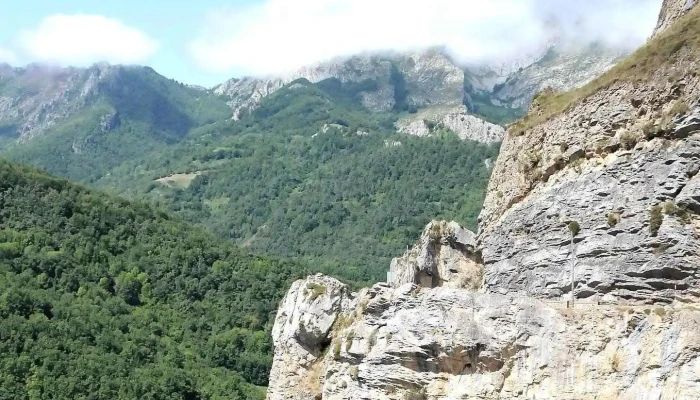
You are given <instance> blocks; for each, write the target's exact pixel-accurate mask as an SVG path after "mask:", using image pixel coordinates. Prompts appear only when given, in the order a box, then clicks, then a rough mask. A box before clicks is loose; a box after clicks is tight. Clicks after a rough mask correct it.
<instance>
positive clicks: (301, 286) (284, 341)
mask: <svg viewBox="0 0 700 400" xmlns="http://www.w3.org/2000/svg"><path fill="white" fill-rule="evenodd" d="M347 297H348V288H347V286H345V285H344V284H342V283H340V282H338V281H337V280H335V279H333V278H328V277H325V276H321V275H316V276H311V277H309V278H307V279H306V280H301V281H297V282H295V283H294V284H293V285H292V287H291V288H290V289H289V292H288V293H287V295H286V296H285V297H284V299H283V300H282V303H281V304H280V308H279V310H278V311H277V317H276V318H275V325H274V327H273V330H272V340H273V343H274V345H275V349H278V350H279V351H276V352H275V358H274V363H273V365H272V371H271V372H270V385H269V387H268V398H269V399H287V398H299V399H302V398H303V399H307V398H313V396H314V395H316V393H317V392H318V388H317V387H316V385H317V384H316V382H310V381H308V380H304V379H302V378H303V375H304V374H306V371H307V370H308V369H310V368H312V366H313V363H314V362H315V361H316V359H317V358H318V357H319V356H320V355H321V352H322V351H323V349H324V348H326V347H327V346H328V344H329V342H330V336H329V335H330V330H331V327H332V326H333V324H334V323H335V322H336V319H337V317H338V315H339V313H340V312H341V310H342V309H343V304H344V302H347V301H348V298H347ZM290 388H295V390H297V391H298V393H299V394H300V397H286V395H285V393H286V392H288V391H289V390H290Z"/></svg>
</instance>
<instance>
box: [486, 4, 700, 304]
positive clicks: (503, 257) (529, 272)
mask: <svg viewBox="0 0 700 400" xmlns="http://www.w3.org/2000/svg"><path fill="white" fill-rule="evenodd" d="M693 13H694V14H697V12H696V11H694V12H693ZM689 17H695V16H689ZM694 21H695V20H694V19H693V21H688V23H690V24H691V25H693V24H694V23H695V22H694ZM679 29H680V28H679ZM678 35H679V33H678V32H675V31H673V32H671V31H666V32H665V33H662V34H660V36H658V37H657V38H656V39H654V40H653V41H651V42H650V43H649V44H648V45H647V47H646V48H645V49H642V50H640V52H639V53H637V54H636V55H635V56H633V59H632V60H630V61H629V62H626V63H623V64H621V65H620V66H619V67H618V68H615V69H613V70H612V71H611V73H610V74H609V75H608V76H604V77H603V78H601V79H600V80H599V81H598V82H597V83H595V84H594V86H592V87H590V88H589V89H590V90H591V91H592V93H590V94H588V93H586V92H585V91H580V92H579V93H573V96H576V98H574V99H573V100H572V101H571V104H570V105H569V106H568V109H567V110H566V111H564V112H561V113H558V114H554V115H551V116H550V117H549V118H547V119H545V120H544V121H543V122H542V123H540V124H537V125H534V126H532V127H529V128H526V129H525V130H522V129H520V130H519V129H518V128H514V129H512V130H511V131H510V132H509V133H508V135H507V138H506V140H505V141H504V143H503V146H502V148H501V154H500V156H499V159H498V162H497V163H496V165H495V167H494V172H493V175H492V178H491V181H490V184H489V190H488V194H487V198H486V202H485V205H484V209H483V212H482V214H481V226H480V237H481V247H482V248H483V257H484V263H485V270H486V273H485V274H486V276H485V285H486V288H487V290H489V291H494V292H501V293H505V292H512V291H519V292H522V293H526V294H528V295H530V296H535V297H558V296H561V295H562V294H565V293H567V292H569V291H570V289H569V286H568V285H567V284H566V282H567V281H568V279H567V276H568V275H569V274H570V272H569V271H568V270H569V268H566V267H565V266H566V265H568V264H569V263H568V261H567V260H570V259H571V258H572V253H573V256H574V257H575V258H576V262H575V263H576V264H575V274H576V291H577V296H578V297H587V296H591V295H593V294H596V293H601V294H603V293H613V294H615V295H617V296H621V297H624V298H630V299H637V300H646V301H668V302H670V301H672V300H673V299H674V298H675V297H677V296H681V297H697V296H699V295H700V288H699V287H698V283H699V282H698V279H699V278H700V277H699V276H698V271H697V268H696V266H697V265H699V263H700V252H699V249H700V242H698V229H699V227H700V218H699V217H698V214H697V211H695V210H696V206H695V205H694V202H695V200H693V199H696V198H697V197H698V196H700V192H698V191H697V187H698V184H697V182H698V179H699V178H698V175H697V174H698V170H699V169H700V125H698V124H697V114H698V113H700V104H699V103H698V100H699V99H700V79H698V78H697V75H696V74H695V72H694V71H696V69H697V68H698V62H697V55H696V54H697V49H696V48H693V47H690V46H687V47H684V48H681V49H680V50H678V52H676V53H674V55H673V57H675V58H671V59H667V58H665V57H664V58H665V59H663V60H660V59H659V60H655V61H654V65H652V66H651V68H653V70H647V71H643V70H642V69H638V68H637V67H636V66H635V63H638V62H644V60H643V58H644V57H646V54H647V53H649V52H653V51H657V50H658V51H663V50H662V49H667V50H668V47H669V46H671V47H672V46H673V45H674V41H677V40H681V41H682V40H684V39H683V38H682V37H679V36H678ZM630 68H632V69H630ZM598 86H600V87H598ZM596 88H597V90H595V91H593V89H596ZM552 96H556V95H552ZM557 101H559V102H560V101H565V99H563V98H558V99H557V98H555V100H553V101H552V102H550V105H551V104H554V103H556V102H557ZM547 112H548V111H547V110H546V109H542V108H540V105H539V104H538V102H537V101H536V102H535V104H534V105H533V111H532V114H531V117H532V118H537V116H538V115H541V114H543V113H544V114H546V113H547ZM572 223H575V224H576V225H577V226H578V227H579V228H580V232H579V233H578V235H577V236H576V238H575V239H574V243H573V245H568V244H567V243H568V242H569V241H570V240H571V232H570V229H568V226H569V224H572Z"/></svg>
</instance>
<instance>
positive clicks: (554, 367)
mask: <svg viewBox="0 0 700 400" xmlns="http://www.w3.org/2000/svg"><path fill="white" fill-rule="evenodd" d="M295 286H296V285H295ZM357 300H358V301H356V302H354V303H351V302H346V303H344V304H346V307H345V308H343V309H342V310H341V311H340V316H339V320H340V321H342V322H343V323H342V324H338V325H336V326H335V327H334V328H333V339H332V341H331V343H330V344H329V346H328V349H327V351H326V352H325V353H322V354H320V355H319V356H318V357H316V358H312V359H311V361H310V362H309V361H306V362H307V364H306V365H312V366H311V367H309V368H303V367H298V368H296V369H295V370H294V375H293V381H294V382H306V384H293V385H288V386H279V385H277V382H276V381H275V380H274V379H273V380H271V383H272V384H274V385H275V386H274V387H273V386H272V385H271V386H270V390H269V391H268V399H275V400H277V399H285V400H297V399H313V398H323V399H324V400H340V399H368V400H369V399H392V400H393V399H396V400H400V399H408V398H410V399H430V400H432V399H455V400H456V399H485V400H490V399H493V400H495V399H523V400H525V399H534V398H536V399H539V400H548V399H551V400H555V399H557V400H561V399H565V400H566V399H570V400H574V399H576V400H588V399H590V400H593V399H602V398H610V399H622V400H635V399H651V398H653V399H664V400H666V399H667V400H672V399H674V400H675V399H694V398H698V396H700V363H698V362H697V352H698V351H699V350H700V331H699V329H700V328H699V327H700V312H698V311H696V310H693V309H686V308H683V307H679V308H675V309H672V308H661V307H656V308H654V307H651V308H647V307H636V308H635V307H629V308H627V309H622V308H619V307H617V306H596V307H595V308H593V307H590V308H580V309H575V310H570V309H569V310H566V309H562V308H561V307H562V305H561V304H551V305H547V304H544V303H541V302H539V301H537V300H534V299H530V298H526V297H517V296H502V295H498V294H483V293H482V294H474V293H469V292H467V291H464V290H459V289H451V288H444V287H443V288H435V289H425V288H420V287H417V286H414V285H411V284H407V285H403V286H400V287H397V288H390V287H388V286H386V285H384V284H378V285H375V286H374V287H373V288H371V289H369V290H365V291H363V292H361V293H359V294H357ZM304 304H305V301H304V300H303V299H302V303H301V304H299V305H298V306H304ZM278 322H279V320H278ZM275 331H279V329H278V328H277V327H276V328H275ZM278 343H280V342H276V345H275V365H274V367H273V370H275V368H278V364H279V363H281V362H284V360H285V359H287V358H288V357H289V356H290V354H293V351H294V349H295V348H297V346H296V344H295V343H294V342H293V340H292V341H289V342H285V343H284V344H283V345H279V344H278ZM290 349H292V353H290V352H289V351H290ZM287 361H290V362H291V361H293V360H292V359H288V360H287ZM307 384H308V385H312V386H314V389H315V390H317V391H311V392H309V391H308V390H307V389H306V386H305V385H307ZM314 396H315V397H314Z"/></svg>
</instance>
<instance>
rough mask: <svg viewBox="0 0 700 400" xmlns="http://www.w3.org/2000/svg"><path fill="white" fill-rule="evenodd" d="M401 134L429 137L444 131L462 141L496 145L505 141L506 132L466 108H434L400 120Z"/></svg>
mask: <svg viewBox="0 0 700 400" xmlns="http://www.w3.org/2000/svg"><path fill="white" fill-rule="evenodd" d="M396 128H397V130H398V131H399V132H400V133H405V134H407V135H411V136H419V137H427V136H432V135H434V134H435V133H436V132H440V131H441V130H443V129H449V130H451V131H452V132H454V133H456V134H457V136H459V137H460V138H461V139H462V140H473V141H476V142H481V143H495V142H500V141H502V140H503V137H504V136H505V133H506V130H505V129H504V128H503V127H502V126H500V125H496V124H492V123H490V122H486V121H484V120H483V119H481V118H478V117H475V116H474V115H472V114H470V113H469V112H468V111H467V109H466V107H464V106H457V107H433V108H428V109H425V110H423V111H420V112H419V113H417V114H415V115H411V116H409V117H406V118H402V119H400V120H399V121H398V122H397V123H396Z"/></svg>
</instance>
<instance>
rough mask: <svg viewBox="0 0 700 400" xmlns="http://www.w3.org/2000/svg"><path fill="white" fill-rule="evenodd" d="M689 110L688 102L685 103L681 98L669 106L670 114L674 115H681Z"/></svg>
mask: <svg viewBox="0 0 700 400" xmlns="http://www.w3.org/2000/svg"><path fill="white" fill-rule="evenodd" d="M688 110H690V107H688V103H686V102H685V101H683V100H678V101H676V103H675V104H674V105H673V107H671V110H670V111H669V114H670V115H673V116H676V115H682V114H686V113H687V112H688Z"/></svg>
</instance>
